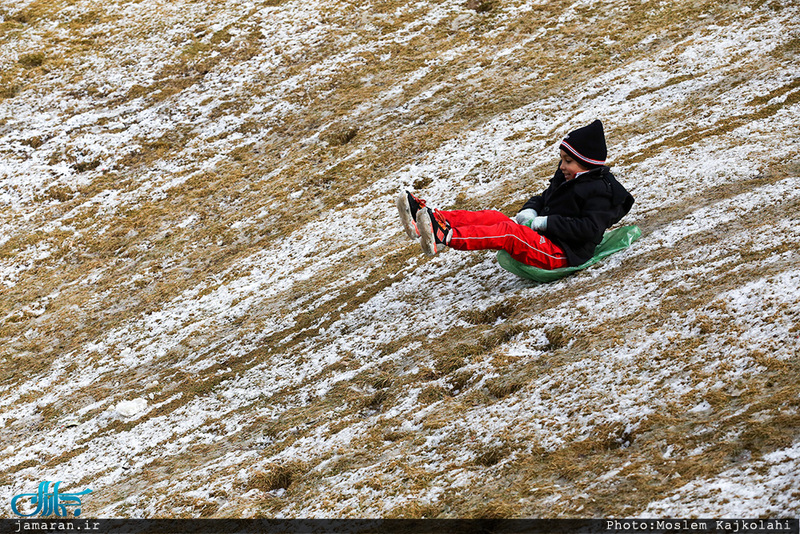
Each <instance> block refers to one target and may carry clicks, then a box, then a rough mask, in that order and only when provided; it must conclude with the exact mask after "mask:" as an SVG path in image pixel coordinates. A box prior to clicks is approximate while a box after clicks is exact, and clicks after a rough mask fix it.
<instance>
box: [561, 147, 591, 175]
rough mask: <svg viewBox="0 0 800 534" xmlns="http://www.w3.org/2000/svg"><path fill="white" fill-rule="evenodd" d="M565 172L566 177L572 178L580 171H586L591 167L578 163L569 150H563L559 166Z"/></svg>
mask: <svg viewBox="0 0 800 534" xmlns="http://www.w3.org/2000/svg"><path fill="white" fill-rule="evenodd" d="M558 168H559V169H561V172H563V173H564V178H566V179H567V180H572V179H573V178H575V175H576V174H578V173H579V172H586V171H588V170H589V169H587V168H586V167H584V166H583V165H581V164H580V163H578V160H576V159H575V158H573V157H572V155H571V154H570V153H569V152H564V150H561V164H560V165H559V167H558Z"/></svg>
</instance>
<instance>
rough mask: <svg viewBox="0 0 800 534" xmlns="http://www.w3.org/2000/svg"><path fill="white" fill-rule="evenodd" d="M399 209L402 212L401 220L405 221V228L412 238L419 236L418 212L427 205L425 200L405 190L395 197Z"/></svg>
mask: <svg viewBox="0 0 800 534" xmlns="http://www.w3.org/2000/svg"><path fill="white" fill-rule="evenodd" d="M395 204H396V205H397V211H398V213H399V214H400V222H402V223H403V229H404V230H405V231H406V234H408V237H410V238H411V239H416V238H418V237H419V229H418V228H417V213H418V212H419V209H420V208H424V207H425V201H424V200H422V199H421V198H417V197H415V196H414V195H412V194H411V193H409V192H408V191H403V192H401V193H400V194H399V195H397V198H396V199H395Z"/></svg>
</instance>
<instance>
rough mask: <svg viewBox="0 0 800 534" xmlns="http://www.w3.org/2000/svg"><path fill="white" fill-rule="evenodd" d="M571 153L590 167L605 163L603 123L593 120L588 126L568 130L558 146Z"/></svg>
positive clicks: (606, 152) (605, 151)
mask: <svg viewBox="0 0 800 534" xmlns="http://www.w3.org/2000/svg"><path fill="white" fill-rule="evenodd" d="M559 148H561V149H563V150H565V151H566V152H569V153H570V154H572V155H573V156H574V157H575V158H576V159H577V160H578V161H580V162H581V163H582V164H583V165H585V166H586V167H588V168H590V169H592V168H595V167H600V166H601V165H605V163H606V156H607V155H608V151H607V150H606V136H605V134H604V133H603V123H602V122H600V121H599V120H595V121H594V122H593V123H591V124H590V125H589V126H584V127H582V128H578V129H577V130H575V131H572V132H570V133H569V134H568V135H567V136H566V137H565V138H564V140H563V141H561V146H560V147H559Z"/></svg>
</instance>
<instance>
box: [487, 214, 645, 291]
mask: <svg viewBox="0 0 800 534" xmlns="http://www.w3.org/2000/svg"><path fill="white" fill-rule="evenodd" d="M641 235H642V231H641V230H640V229H639V227H638V226H622V227H620V228H615V229H614V230H611V231H610V232H606V234H605V235H604V236H603V240H602V241H601V242H600V244H599V245H597V248H596V249H595V251H594V256H592V257H591V258H589V260H588V261H586V263H582V264H581V265H578V266H575V267H562V268H561V269H552V270H547V269H539V268H537V267H531V266H530V265H525V264H524V263H520V262H518V261H517V260H515V259H514V258H512V257H511V255H510V254H509V253H508V252H506V251H505V250H501V251H500V252H498V253H497V262H498V263H499V264H500V266H501V267H502V268H503V269H505V270H506V271H509V272H512V273H514V274H516V275H517V276H521V277H523V278H528V279H530V280H536V281H537V282H543V283H544V282H552V281H554V280H558V279H559V278H564V277H565V276H568V275H570V274H572V273H574V272H576V271H580V270H581V269H585V268H587V267H589V266H590V265H594V264H595V263H597V262H598V261H600V260H602V259H603V258H605V257H606V256H610V255H611V254H614V253H615V252H619V251H620V250H624V249H626V248H628V247H629V246H631V244H632V243H633V242H634V241H636V240H637V239H639V237H640V236H641Z"/></svg>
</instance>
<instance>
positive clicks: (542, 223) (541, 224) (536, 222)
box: [531, 215, 547, 232]
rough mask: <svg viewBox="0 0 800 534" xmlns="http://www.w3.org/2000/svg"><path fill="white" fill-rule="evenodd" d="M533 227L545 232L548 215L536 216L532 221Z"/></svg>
mask: <svg viewBox="0 0 800 534" xmlns="http://www.w3.org/2000/svg"><path fill="white" fill-rule="evenodd" d="M531 228H532V229H533V230H536V231H537V232H544V231H546V230H547V215H545V216H544V217H534V219H533V221H531Z"/></svg>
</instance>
